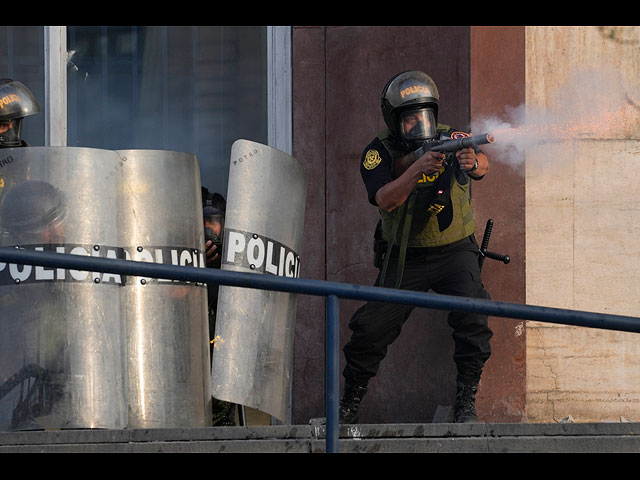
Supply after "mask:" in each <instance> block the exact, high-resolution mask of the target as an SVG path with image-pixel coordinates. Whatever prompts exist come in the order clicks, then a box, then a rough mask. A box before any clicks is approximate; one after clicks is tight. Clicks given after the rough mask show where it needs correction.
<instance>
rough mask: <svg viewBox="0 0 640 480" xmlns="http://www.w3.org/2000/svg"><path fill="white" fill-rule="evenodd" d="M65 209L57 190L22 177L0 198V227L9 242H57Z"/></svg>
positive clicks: (22, 243)
mask: <svg viewBox="0 0 640 480" xmlns="http://www.w3.org/2000/svg"><path fill="white" fill-rule="evenodd" d="M65 211H66V209H65V200H64V196H63V194H62V192H61V191H60V190H58V189H57V188H56V187H54V186H53V185H51V184H50V183H48V182H44V181H39V180H26V181H24V182H21V183H18V184H16V185H14V186H13V187H11V188H10V189H9V191H8V192H7V193H6V195H4V197H3V198H2V202H1V203H0V231H1V232H2V233H3V235H4V236H6V237H8V241H9V242H10V243H11V244H16V245H28V244H36V245H46V244H56V243H60V242H62V241H63V239H64V223H63V222H64V217H65ZM3 243H4V242H3Z"/></svg>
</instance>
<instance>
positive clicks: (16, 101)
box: [0, 78, 40, 147]
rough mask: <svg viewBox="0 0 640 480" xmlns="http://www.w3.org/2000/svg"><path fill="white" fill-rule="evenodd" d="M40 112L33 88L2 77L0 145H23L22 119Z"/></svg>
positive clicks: (0, 80)
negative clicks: (30, 88) (32, 91)
mask: <svg viewBox="0 0 640 480" xmlns="http://www.w3.org/2000/svg"><path fill="white" fill-rule="evenodd" d="M36 113H40V104H39V103H38V101H37V100H36V98H35V97H34V95H33V93H31V90H29V89H28V88H27V87H25V86H24V85H23V84H22V83H21V82H18V81H16V80H12V79H10V78H3V79H0V146H3V147H19V146H20V145H22V138H21V131H22V119H23V118H24V117H27V116H29V115H34V114H36Z"/></svg>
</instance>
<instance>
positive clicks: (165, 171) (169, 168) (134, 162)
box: [118, 150, 211, 428]
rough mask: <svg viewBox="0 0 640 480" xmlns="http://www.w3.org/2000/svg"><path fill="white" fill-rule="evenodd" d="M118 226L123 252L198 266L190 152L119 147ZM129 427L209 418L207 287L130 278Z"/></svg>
mask: <svg viewBox="0 0 640 480" xmlns="http://www.w3.org/2000/svg"><path fill="white" fill-rule="evenodd" d="M118 154H119V155H120V157H121V163H122V169H123V184H122V207H121V215H122V219H121V226H122V237H123V242H124V243H123V245H124V249H125V251H126V256H127V258H129V259H131V260H136V261H144V262H156V263H165V264H173V265H187V266H195V267H204V266H205V264H204V252H203V248H204V224H203V218H202V203H201V202H202V200H201V190H200V170H199V167H198V162H197V159H196V157H195V156H194V155H191V154H187V153H180V152H168V151H160V150H121V151H118ZM123 292H124V300H123V301H124V311H125V316H126V324H127V331H128V344H127V351H128V372H129V407H130V408H129V428H169V427H199V426H207V425H210V424H211V391H210V366H209V365H210V361H209V327H208V321H207V290H206V286H205V285H203V284H194V283H185V282H180V281H170V280H166V279H154V278H138V277H136V278H130V279H128V280H127V283H126V285H125V287H124V289H123Z"/></svg>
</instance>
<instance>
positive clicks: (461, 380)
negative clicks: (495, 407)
mask: <svg viewBox="0 0 640 480" xmlns="http://www.w3.org/2000/svg"><path fill="white" fill-rule="evenodd" d="M479 381H480V375H471V376H466V375H458V378H457V381H456V404H455V407H454V412H453V418H454V422H456V423H480V420H478V413H477V412H476V393H477V392H478V383H479Z"/></svg>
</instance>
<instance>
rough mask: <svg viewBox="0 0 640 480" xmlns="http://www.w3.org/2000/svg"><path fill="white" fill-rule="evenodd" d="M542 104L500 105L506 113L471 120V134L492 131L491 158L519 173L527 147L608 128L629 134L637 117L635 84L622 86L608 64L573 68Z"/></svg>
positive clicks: (602, 133)
mask: <svg viewBox="0 0 640 480" xmlns="http://www.w3.org/2000/svg"><path fill="white" fill-rule="evenodd" d="M548 103H549V106H548V107H547V108H545V107H542V106H536V105H528V106H525V105H521V106H519V107H517V108H506V109H505V114H506V118H502V119H496V118H485V119H481V120H479V121H476V122H474V124H473V128H472V130H473V133H474V134H480V133H491V134H493V135H494V136H495V138H496V141H495V143H494V144H492V145H491V147H490V148H491V152H492V153H493V152H495V153H494V155H495V154H497V155H495V156H496V157H497V158H496V159H497V160H498V161H500V162H504V163H508V164H510V165H512V166H513V167H515V168H516V169H522V171H523V173H524V169H523V168H522V167H523V166H524V161H525V157H524V154H525V152H526V151H527V150H528V149H530V148H532V147H537V146H541V145H546V144H556V145H557V144H558V143H559V142H571V141H575V140H581V139H589V138H607V136H610V135H611V134H612V133H614V132H618V133H617V135H616V138H624V137H621V135H625V136H626V135H629V134H630V133H631V132H632V129H633V128H634V125H638V123H639V120H640V89H639V86H638V85H634V86H633V88H632V89H630V87H628V86H625V85H624V81H623V79H622V77H621V75H620V73H619V72H617V71H616V70H614V69H613V68H612V67H603V68H598V69H579V70H577V71H575V72H574V73H573V75H571V76H570V78H569V79H568V81H567V83H566V84H565V85H563V86H562V87H561V88H559V89H558V90H557V91H555V92H554V93H553V94H552V96H551V98H550V99H549V102H548ZM635 128H636V129H637V128H638V127H635ZM556 151H557V150H556ZM537 157H542V156H536V158H537ZM529 160H531V156H530V158H529Z"/></svg>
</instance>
